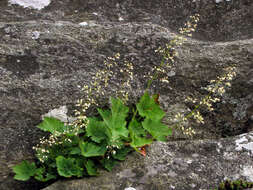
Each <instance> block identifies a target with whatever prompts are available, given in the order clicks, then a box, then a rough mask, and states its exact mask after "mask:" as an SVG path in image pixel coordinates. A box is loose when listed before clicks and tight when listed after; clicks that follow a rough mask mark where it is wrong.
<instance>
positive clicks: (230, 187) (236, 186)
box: [215, 180, 253, 190]
mask: <svg viewBox="0 0 253 190" xmlns="http://www.w3.org/2000/svg"><path fill="white" fill-rule="evenodd" d="M252 187H253V182H248V181H244V180H235V181H230V180H226V181H224V182H222V183H220V184H219V186H218V188H216V189H215V190H243V189H247V188H252Z"/></svg>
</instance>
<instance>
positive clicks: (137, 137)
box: [128, 119, 153, 148]
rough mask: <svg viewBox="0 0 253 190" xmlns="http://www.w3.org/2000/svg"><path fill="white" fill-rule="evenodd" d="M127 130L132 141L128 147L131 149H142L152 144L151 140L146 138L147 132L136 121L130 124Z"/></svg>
mask: <svg viewBox="0 0 253 190" xmlns="http://www.w3.org/2000/svg"><path fill="white" fill-rule="evenodd" d="M128 129H129V133H130V137H131V140H132V141H131V143H130V145H131V146H132V147H133V148H137V147H142V146H144V145H147V144H151V143H152V142H153V140H152V139H149V138H146V136H147V132H146V131H145V129H144V128H143V127H142V125H141V123H139V122H138V121H137V120H136V119H134V120H132V121H131V122H130V124H129V127H128Z"/></svg>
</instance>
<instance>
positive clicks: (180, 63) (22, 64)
mask: <svg viewBox="0 0 253 190" xmlns="http://www.w3.org/2000/svg"><path fill="white" fill-rule="evenodd" d="M251 10H253V2H252V1H251V0H241V1H239V0H238V1H223V2H220V3H216V2H212V1H197V0H196V1H192V0H191V1H190V0H182V1H172V0H163V1H161V0H159V1H158V0H157V1H156V0H142V1H131V0H127V1H119V0H118V1H116V0H114V1H108V2H107V1H102V0H99V1H93V0H92V1H88V0H87V1H83V0H71V1H70V0H64V1H56V0H52V1H51V3H50V4H49V5H48V6H46V7H45V8H43V9H41V10H36V9H30V8H24V7H22V6H19V5H9V4H8V1H7V0H3V1H0V36H1V37H0V113H1V114H0V134H1V137H0V183H1V184H0V189H4V190H8V189H10V190H13V189H15V190H19V189H39V188H41V187H42V186H40V185H39V184H37V183H34V182H29V183H21V182H17V181H15V180H13V178H12V177H13V174H12V172H11V166H13V165H14V164H16V163H19V162H20V161H21V160H24V159H33V152H32V149H31V148H32V146H33V145H35V144H36V143H38V140H39V138H40V137H41V136H43V135H45V134H44V133H42V132H40V131H39V130H38V129H37V128H36V127H35V126H36V125H37V124H38V123H39V122H40V121H41V116H42V115H44V114H46V113H47V112H48V111H49V110H52V109H55V108H57V107H60V106H67V107H68V110H69V115H71V113H72V111H73V105H74V104H75V101H76V100H77V99H78V98H79V97H80V96H81V95H82V92H81V91H80V86H83V85H84V84H89V83H90V81H91V80H92V76H93V75H94V74H95V73H96V72H97V71H98V70H99V69H100V68H101V67H102V64H103V61H104V59H105V58H106V57H108V56H113V55H114V54H115V53H118V52H119V53H120V54H121V55H122V60H123V59H125V60H129V61H131V62H132V63H133V65H134V68H135V70H134V74H135V80H134V81H133V83H132V85H133V89H134V90H133V91H132V92H131V96H132V98H133V101H134V100H136V99H137V98H138V97H139V96H140V95H141V94H142V92H143V90H144V89H145V82H146V80H145V79H143V75H145V74H147V73H148V72H150V71H151V68H152V67H154V66H155V65H159V63H160V61H161V57H160V56H159V55H158V54H156V53H155V52H154V51H155V50H156V49H157V48H158V47H159V46H163V45H164V44H165V43H167V42H168V41H169V40H170V39H172V36H173V35H172V34H173V32H175V31H176V30H177V29H178V28H179V27H181V26H182V24H183V23H184V22H185V20H186V19H187V17H188V16H190V15H192V14H194V13H196V12H197V13H199V14H200V19H201V21H200V25H199V28H198V30H197V32H196V33H195V34H194V35H193V38H189V39H188V41H187V42H186V43H185V45H184V46H182V47H181V48H180V49H178V52H179V56H178V58H177V60H176V63H175V67H174V70H173V72H172V73H169V74H168V80H169V81H170V84H169V85H168V84H165V83H164V84H163V83H154V84H153V86H152V91H153V92H159V93H160V95H161V96H160V97H161V101H160V102H161V104H162V106H163V108H164V110H166V111H167V112H168V113H171V111H174V112H176V111H178V110H183V111H185V110H187V109H188V107H187V105H186V104H184V103H183V100H184V98H185V97H186V96H187V95H193V96H196V97H199V96H200V95H201V94H202V93H203V91H201V90H200V88H201V87H204V86H206V85H207V84H208V83H207V82H208V81H209V80H211V79H215V78H216V77H217V75H219V74H221V73H222V69H223V68H225V67H227V66H231V65H234V66H235V67H236V68H237V76H236V78H235V79H234V80H233V81H232V88H231V90H230V91H229V92H228V93H227V94H226V98H224V100H223V102H222V103H219V104H217V105H216V108H217V109H216V110H215V112H213V113H211V114H209V115H206V116H205V118H206V124H205V126H203V127H201V128H200V127H198V128H197V134H196V136H194V139H202V140H196V141H174V142H169V143H164V144H162V143H155V144H154V145H152V146H151V148H150V149H149V150H150V152H149V155H148V157H146V158H145V159H144V158H142V157H140V156H137V155H136V154H134V155H132V156H130V157H129V160H127V161H126V162H125V163H122V165H120V166H119V167H118V168H116V169H115V170H114V172H113V173H111V174H107V173H105V172H104V173H103V174H104V175H103V174H102V175H101V176H100V177H99V178H91V179H83V180H77V181H69V182H65V181H63V182H58V183H56V184H54V185H52V186H51V187H48V189H52V188H54V187H55V188H56V189H57V188H58V189H60V188H59V187H61V188H62V189H85V188H84V187H85V186H87V188H86V189H89V188H88V187H92V188H93V187H94V185H95V184H96V185H97V187H96V188H97V189H106V188H109V187H111V189H124V188H125V187H129V186H133V187H135V188H136V189H138V188H139V189H141V188H143V189H148V188H149V189H168V187H169V188H170V189H173V187H174V189H178V190H181V189H206V188H209V187H214V186H215V185H217V184H218V183H219V182H220V181H221V180H223V179H224V178H225V177H227V178H232V179H238V178H240V177H243V176H245V177H247V176H248V177H249V176H251V177H252V174H251V173H250V167H251V166H253V165H252V161H251V160H250V155H248V152H243V151H242V152H240V151H241V150H239V148H238V146H236V145H235V139H238V138H239V139H240V138H241V137H234V138H229V139H221V140H215V141H211V140H208V139H210V138H221V137H228V136H235V135H239V134H242V133H248V132H250V131H251V130H252V128H253V124H252V122H253V91H252V89H253V65H252V60H253V39H252V37H253V36H252V35H253V20H252V19H250V18H251V17H252V16H253V12H252V11H251ZM79 23H82V24H81V25H80V24H79ZM113 84H114V85H113V86H112V87H111V88H110V89H109V90H108V95H109V94H111V93H113V92H114V91H115V90H117V89H119V88H120V82H119V79H114V81H113ZM251 136H252V135H251V134H247V135H246V137H245V138H246V139H248V141H247V142H248V145H247V147H248V146H252V145H251V143H252V142H251V141H252V138H251ZM174 140H177V138H175V139H174ZM172 150H173V151H172ZM191 150H192V151H191ZM218 150H219V151H218ZM238 151H239V152H238ZM230 154H231V156H229V155H230ZM240 154H242V156H240ZM249 154H251V153H250V152H249ZM158 155H160V156H161V157H160V158H159V157H158ZM227 160H228V161H227ZM190 162H191V163H190ZM170 168H171V169H170ZM245 168H246V169H245ZM204 169H206V170H204ZM237 171H238V175H236V172H237ZM246 174H247V175H246ZM108 176H110V178H109V177H108ZM125 179H126V180H125ZM179 179H180V180H179ZM201 179H203V180H201ZM205 180H206V181H205ZM248 180H253V179H252V178H248ZM188 181H190V182H188ZM107 182H108V183H107ZM99 184H100V185H101V186H99ZM81 186H83V187H81ZM70 187H71V188H70Z"/></svg>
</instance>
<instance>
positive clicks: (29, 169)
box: [12, 160, 37, 181]
mask: <svg viewBox="0 0 253 190" xmlns="http://www.w3.org/2000/svg"><path fill="white" fill-rule="evenodd" d="M12 169H13V171H14V172H15V174H16V175H15V176H14V179H17V180H21V181H26V180H28V179H30V177H31V176H34V175H35V174H36V171H37V170H36V169H37V168H36V166H35V163H34V162H32V163H29V162H28V161H26V160H25V161H22V162H21V163H20V164H17V165H16V166H14V167H13V168H12Z"/></svg>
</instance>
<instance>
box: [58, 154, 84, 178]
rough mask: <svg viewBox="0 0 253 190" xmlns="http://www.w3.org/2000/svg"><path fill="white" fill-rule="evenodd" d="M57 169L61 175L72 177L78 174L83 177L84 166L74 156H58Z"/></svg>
mask: <svg viewBox="0 0 253 190" xmlns="http://www.w3.org/2000/svg"><path fill="white" fill-rule="evenodd" d="M56 165H57V171H58V173H59V175H60V176H64V177H71V176H77V177H81V176H82V175H83V168H81V167H80V166H79V165H78V164H77V163H76V161H75V159H74V158H64V157H63V156H58V157H57V158H56Z"/></svg>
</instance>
